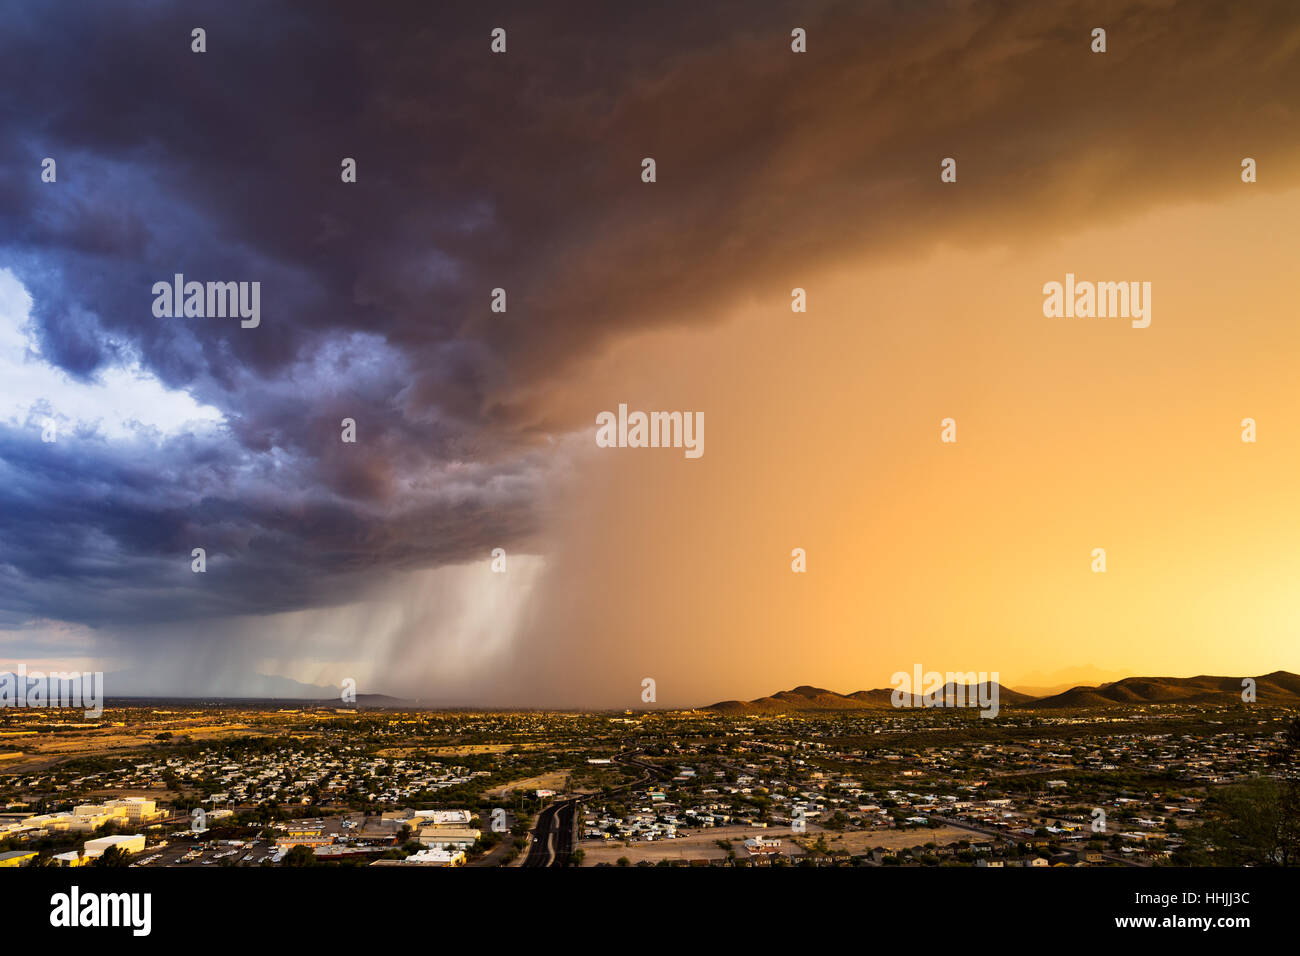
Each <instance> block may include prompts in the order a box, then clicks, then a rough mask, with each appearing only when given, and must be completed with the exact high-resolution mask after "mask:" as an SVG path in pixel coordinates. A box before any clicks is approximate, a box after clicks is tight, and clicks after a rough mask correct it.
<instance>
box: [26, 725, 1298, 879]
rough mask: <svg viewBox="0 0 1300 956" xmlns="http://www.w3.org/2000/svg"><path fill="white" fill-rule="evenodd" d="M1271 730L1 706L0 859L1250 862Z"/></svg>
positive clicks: (1270, 770)
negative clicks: (1244, 826) (90, 714)
mask: <svg viewBox="0 0 1300 956" xmlns="http://www.w3.org/2000/svg"><path fill="white" fill-rule="evenodd" d="M78 716H80V715H78ZM1296 718H1297V709H1296V708H1294V707H1287V706H1269V707H1264V706H1258V705H1253V706H1249V705H1245V704H1143V705H1136V706H1128V707H1113V708H1094V709H1084V710H1078V711H1064V712H1051V713H1043V712H1036V711H1029V710H1016V709H1014V708H1007V709H1004V710H1003V711H1002V713H1001V715H1000V716H999V718H998V719H997V720H986V719H981V718H980V717H979V715H978V714H977V713H975V712H972V711H970V710H962V709H919V710H887V711H879V710H873V711H856V712H844V713H838V712H834V713H790V714H761V715H754V714H745V715H731V714H725V713H718V712H714V711H710V710H698V711H647V712H618V713H529V712H524V713H501V714H493V713H471V712H446V713H438V712H423V711H418V710H405V709H391V710H390V709H369V708H360V709H356V708H344V707H337V706H332V705H323V704H316V705H311V704H297V705H295V704H287V703H286V702H262V703H248V702H241V703H234V702H232V703H214V704H202V705H200V704H197V703H195V702H192V701H181V702H177V701H171V702H165V701H159V702H143V703H141V702H128V703H126V704H125V705H124V702H114V701H109V702H108V704H107V706H106V708H105V710H104V714H103V717H102V718H101V719H99V720H97V721H87V720H84V719H83V720H76V721H69V720H67V719H66V717H61V716H60V715H59V713H58V712H57V711H48V710H44V711H36V710H23V711H8V712H0V867H22V866H66V867H77V866H142V867H149V866H154V867H158V866H213V865H216V866H277V865H278V866H328V865H339V866H357V865H371V866H396V867H403V866H442V867H455V866H528V867H536V866H613V867H625V866H706V867H732V866H789V865H795V866H903V867H908V866H918V867H923V866H946V865H955V866H971V867H1009V866H1028V867H1053V866H1162V865H1164V866H1168V865H1189V864H1203V863H1215V862H1220V863H1232V864H1239V863H1241V862H1242V861H1243V859H1247V860H1248V859H1249V858H1250V854H1251V853H1255V852H1260V853H1264V854H1265V859H1264V860H1263V862H1267V853H1268V852H1269V850H1268V848H1256V847H1252V846H1238V845H1236V844H1235V843H1234V842H1233V841H1232V840H1231V839H1225V836H1224V834H1225V833H1227V832H1229V831H1230V829H1231V828H1227V829H1225V827H1224V825H1223V820H1224V819H1225V816H1224V815H1225V814H1231V813H1232V812H1234V807H1238V805H1239V804H1241V801H1243V800H1247V801H1249V800H1251V799H1257V800H1267V799H1268V798H1269V797H1268V794H1267V793H1264V792H1261V791H1260V788H1261V787H1262V788H1267V787H1268V786H1270V785H1276V784H1278V783H1279V781H1282V780H1288V779H1289V780H1293V779H1294V775H1295V764H1294V760H1292V761H1291V762H1290V763H1287V762H1285V761H1284V762H1282V763H1279V755H1285V753H1286V744H1287V741H1288V740H1292V741H1294V738H1295V737H1296V736H1297V735H1296V732H1295V729H1294V728H1295V726H1296V725H1297V724H1296ZM1291 756H1292V757H1293V756H1294V755H1293V754H1292V755H1291ZM1247 806H1249V804H1247ZM1237 812H1242V811H1240V809H1238V811H1237ZM1244 812H1249V810H1247V811H1244Z"/></svg>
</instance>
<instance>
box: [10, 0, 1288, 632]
mask: <svg viewBox="0 0 1300 956" xmlns="http://www.w3.org/2000/svg"><path fill="white" fill-rule="evenodd" d="M1049 8H1050V9H1049ZM1225 9H1226V8H1225V7H1222V6H1220V5H1216V4H1211V3H1191V4H1188V3H1165V4H1136V3H1134V4H1122V3H1116V4H1113V5H1109V6H1108V7H1107V8H1106V10H1105V11H1104V13H1105V17H1104V20H1105V24H1104V25H1106V26H1107V27H1108V28H1109V29H1110V46H1111V51H1110V52H1109V53H1107V54H1106V55H1105V57H1104V58H1102V57H1096V56H1093V55H1091V54H1089V52H1088V50H1087V33H1088V30H1089V29H1090V28H1091V27H1092V26H1095V25H1098V24H1097V23H1096V22H1094V21H1097V20H1098V19H1099V18H1098V14H1097V10H1096V7H1095V5H1091V4H1082V3H1080V4H1064V5H1058V4H1037V3H1021V4H1013V5H1005V4H997V5H993V4H987V5H986V4H903V3H888V4H858V3H812V4H790V5H780V4H752V3H743V4H742V3H721V4H698V3H681V4H664V3H653V4H619V3H576V4H527V5H519V6H518V7H517V8H515V9H508V8H504V7H493V8H492V9H491V10H487V9H485V8H483V7H482V5H480V4H461V5H453V6H447V5H443V4H429V3H423V2H420V3H416V2H411V3H378V4H357V3H351V2H349V3H342V2H333V3H330V2H324V0H321V2H310V3H308V2H303V3H298V4H288V3H279V4H273V3H247V4H239V3H219V4H216V3H214V4H175V5H172V4H166V3H156V2H151V3H112V4H109V3H105V4H82V3H57V2H51V3H44V4H39V5H37V4H29V3H20V2H13V3H6V4H4V5H3V25H4V30H3V35H2V37H0V266H4V267H8V268H11V269H12V270H13V271H14V272H15V273H16V274H17V275H18V276H19V278H20V279H21V280H22V281H23V283H24V285H25V286H26V287H27V289H28V290H29V291H30V293H31V295H32V297H33V302H34V305H33V317H34V319H35V322H36V331H37V335H38V339H39V342H40V345H41V349H42V354H43V355H44V357H45V358H46V359H47V360H49V361H51V362H53V363H55V364H57V365H58V366H59V367H61V368H62V369H64V370H66V371H67V372H68V373H69V374H70V375H72V376H74V377H78V378H81V379H87V380H89V379H93V378H94V377H95V376H96V375H97V374H98V373H100V372H102V371H103V370H104V369H105V368H106V367H110V366H112V365H114V364H116V363H120V362H122V361H125V360H127V359H128V358H129V357H131V356H138V357H139V359H140V361H141V363H142V365H143V367H145V368H147V369H149V370H150V371H152V372H153V373H154V374H156V375H157V376H158V377H159V378H160V379H161V380H162V381H163V382H164V383H166V384H167V385H169V386H171V387H174V388H183V389H185V390H187V391H188V392H189V393H190V394H192V395H193V396H194V397H195V398H196V399H198V400H199V401H201V402H203V403H206V404H209V405H212V406H215V407H216V408H218V409H220V410H221V412H222V413H223V414H224V416H225V418H226V426H225V428H224V429H222V430H217V431H214V432H212V433H210V434H209V433H204V434H201V435H195V436H190V437H180V438H171V439H167V440H146V439H144V438H141V439H140V440H139V441H134V442H127V443H123V444H118V445H115V444H114V443H113V442H111V441H107V440H100V439H96V438H94V437H93V436H85V437H84V438H83V439H82V440H81V441H69V442H66V443H63V444H60V445H58V447H57V450H52V449H51V448H50V447H49V446H45V445H42V444H40V443H39V442H38V441H35V440H34V439H33V433H31V432H30V431H22V432H21V433H20V432H19V431H17V430H14V429H4V428H0V459H2V460H3V462H4V468H5V479H6V480H5V481H4V482H3V483H0V606H3V607H4V608H5V610H6V612H7V614H8V616H9V618H10V619H11V620H20V619H23V618H26V617H58V618H62V619H66V620H75V621H82V622H86V623H90V624H93V625H98V624H104V623H110V622H111V623H117V624H121V623H126V622H130V621H133V620H141V619H160V620H161V619H177V618H185V617H192V616H197V615H221V614H228V613H237V612H244V611H266V610H276V609H288V608H293V607H300V606H307V605H311V604H318V603H321V602H328V601H330V600H333V599H335V597H336V596H337V595H338V594H339V593H340V592H339V590H338V582H339V581H340V580H341V579H343V578H347V577H349V576H359V577H364V576H366V575H372V574H378V573H380V572H382V571H383V570H385V569H389V568H394V567H418V566H421V565H434V564H438V563H443V562H448V561H457V560H465V559H468V558H472V557H484V556H485V555H486V553H487V552H488V550H490V548H491V547H494V546H499V545H507V546H508V545H510V544H512V543H513V542H516V541H519V540H520V539H522V538H524V537H526V536H527V535H529V534H530V533H532V532H533V531H534V530H535V528H536V524H537V522H536V507H537V495H538V491H539V486H540V484H541V483H542V481H543V478H544V474H545V471H546V468H547V452H546V443H545V442H544V440H542V435H541V432H542V431H544V430H546V429H550V428H572V427H577V426H580V425H584V424H586V422H573V421H558V422H557V421H552V420H550V418H549V417H548V416H549V410H548V406H547V402H546V400H545V395H546V391H547V389H548V388H549V387H551V386H552V385H556V386H560V387H562V384H563V377H564V374H565V371H566V369H568V368H570V367H571V363H573V362H575V361H576V360H579V359H583V358H587V357H590V356H592V355H594V354H597V352H598V350H599V349H600V348H601V347H602V345H604V344H606V343H607V342H609V341H610V340H611V339H613V338H614V337H617V336H618V335H620V334H622V333H625V332H628V331H630V330H634V329H640V328H644V327H647V326H650V325H655V324H667V323H681V322H686V321H696V320H698V319H699V316H701V315H707V314H721V313H722V312H723V311H724V310H725V308H726V306H728V305H729V304H730V303H732V302H733V301H734V300H735V299H736V297H738V296H741V295H748V296H759V297H771V298H772V299H773V300H774V301H778V302H779V301H780V300H781V299H782V298H783V297H786V296H788V294H789V289H790V288H791V287H792V286H794V285H798V284H800V274H801V270H803V269H806V268H807V267H808V266H809V265H814V264H817V263H822V262H826V261H827V260H830V259H833V258H845V257H849V256H854V255H863V256H865V255H871V254H881V253H882V252H887V253H888V254H903V253H907V252H909V251H916V250H918V249H922V248H924V246H925V244H927V243H932V242H935V241H940V240H942V241H952V242H967V241H974V240H977V239H978V240H981V241H982V240H984V239H986V238H987V237H988V236H989V234H990V233H996V231H997V230H999V229H1002V228H1004V227H1006V226H1008V225H1009V224H1013V223H1014V224H1015V225H1017V226H1020V227H1024V226H1026V225H1028V226H1029V227H1030V228H1031V229H1033V228H1037V229H1041V230H1042V231H1043V232H1049V231H1052V230H1054V229H1059V228H1065V224H1066V223H1073V224H1074V225H1079V224H1080V223H1081V222H1086V221H1087V220H1088V219H1089V217H1092V218H1094V219H1096V220H1098V221H1101V220H1104V219H1107V218H1113V217H1116V216H1124V215H1131V214H1133V213H1134V212H1137V211H1140V210H1141V209H1142V208H1144V207H1146V206H1148V205H1150V204H1152V203H1157V202H1161V201H1174V200H1181V199H1185V198H1187V196H1188V194H1189V192H1190V191H1191V190H1190V188H1189V186H1188V183H1189V182H1191V181H1195V182H1197V183H1204V182H1207V181H1213V179H1214V175H1216V173H1215V171H1216V170H1218V171H1219V172H1220V173H1221V176H1222V183H1223V186H1222V188H1223V189H1225V190H1226V189H1231V188H1233V187H1234V185H1239V184H1237V176H1236V166H1237V163H1238V162H1239V160H1240V157H1241V156H1242V155H1248V154H1257V153H1258V154H1263V155H1264V156H1266V157H1267V160H1266V161H1267V162H1269V163H1271V164H1272V165H1271V167H1269V168H1270V169H1271V171H1274V173H1275V172H1280V170H1281V169H1282V168H1283V167H1284V166H1287V167H1289V168H1292V169H1294V168H1295V165H1296V164H1295V157H1296V148H1297V141H1298V139H1300V132H1297V131H1298V130H1300V125H1298V124H1296V123H1295V122H1294V120H1295V111H1296V105H1297V91H1300V67H1298V66H1297V62H1300V61H1298V60H1297V57H1296V55H1295V53H1296V50H1297V43H1298V41H1297V37H1298V36H1300V34H1298V32H1297V29H1298V27H1297V18H1296V15H1295V13H1294V11H1293V5H1292V4H1290V3H1284V2H1275V3H1261V4H1252V5H1250V6H1248V7H1240V6H1238V7H1234V8H1233V10H1232V14H1231V17H1228V16H1227V15H1226V14H1225V13H1224V12H1223V11H1224V10H1225ZM195 26H202V27H204V28H205V29H206V30H207V42H208V52H207V53H205V54H203V55H201V56H200V55H195V54H193V53H191V52H190V49H189V43H190V41H189V35H190V30H191V28H193V27H195ZM495 26H504V27H506V28H507V29H508V31H509V44H510V52H509V53H508V54H507V55H506V56H504V57H494V56H492V55H490V54H489V53H488V34H489V31H490V30H491V28H493V27H495ZM792 26H803V27H805V28H806V29H807V30H808V32H809V49H810V52H809V53H808V54H807V55H805V56H794V55H791V54H790V53H789V45H788V44H789V31H790V28H791V27H792ZM1242 63H1248V64H1250V66H1249V68H1248V69H1246V70H1244V71H1243V70H1238V71H1237V73H1236V74H1235V76H1236V77H1237V79H1235V80H1234V81H1233V82H1229V81H1228V80H1227V79H1226V78H1225V74H1224V72H1223V71H1224V69H1225V64H1227V65H1231V64H1237V65H1240V64H1242ZM1207 115H1209V116H1213V117H1214V122H1212V123H1209V124H1207V123H1205V122H1204V117H1205V116H1207ZM948 155H952V156H956V157H957V158H958V159H959V180H960V182H959V185H958V186H957V187H953V188H943V187H940V186H939V184H938V163H939V159H940V158H942V157H943V156H948ZM44 156H52V157H55V158H56V159H57V160H58V163H59V182H58V184H57V185H55V186H51V185H46V184H42V183H41V182H40V181H39V163H40V159H41V158H42V157H44ZM344 156H349V157H355V158H356V159H357V161H358V165H359V182H358V183H357V184H355V185H344V184H342V183H340V181H339V163H340V160H341V159H342V158H343V157H344ZM645 156H652V157H654V158H655V159H656V160H657V162H658V177H659V181H658V182H657V183H656V184H654V185H653V186H645V185H643V184H642V183H641V182H640V179H639V173H640V162H641V159H642V158H643V157H645ZM1262 161H1265V160H1262ZM1272 181H1273V182H1277V181H1278V180H1277V179H1273V180H1272ZM1066 182H1070V183H1075V184H1078V183H1082V184H1083V185H1082V186H1078V185H1076V186H1073V187H1070V188H1067V187H1066V186H1065V185H1064V183H1066ZM1269 182H1270V180H1269V176H1264V177H1263V178H1262V181H1261V184H1260V185H1261V188H1265V189H1267V188H1272V187H1271V186H1270V185H1269ZM1197 188H1198V189H1202V191H1203V189H1204V187H1203V186H1198V187H1197ZM176 272H180V273H184V274H185V276H186V277H187V278H190V279H198V280H208V279H214V280H244V281H252V280H257V281H260V282H262V291H263V298H262V312H263V319H262V324H261V326H260V327H259V328H257V329H252V330H243V329H240V328H239V327H238V324H237V322H235V321H233V320H220V319H157V318H155V317H154V316H153V315H152V312H151V309H150V306H151V303H152V295H151V293H150V287H151V286H152V284H153V282H155V281H158V280H166V279H170V277H171V276H172V275H173V273H176ZM496 286H502V287H504V288H506V289H507V291H508V295H509V305H510V310H509V312H508V314H507V315H504V316H503V315H493V314H491V313H490V312H489V311H488V302H489V293H490V290H491V289H492V288H494V287H496ZM0 387H2V386H0ZM343 417H352V418H355V419H356V420H357V422H358V428H359V431H360V435H361V444H360V445H358V446H345V445H342V444H341V443H340V442H339V440H338V433H339V422H340V419H342V418H343ZM200 545H202V546H205V547H207V548H208V549H209V554H210V556H211V562H210V567H211V570H210V572H209V575H208V576H207V578H206V579H203V587H202V588H198V587H197V586H196V584H195V576H193V575H191V574H190V572H189V570H188V554H189V550H190V548H191V547H194V546H200ZM223 559H224V560H223Z"/></svg>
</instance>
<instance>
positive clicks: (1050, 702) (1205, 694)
mask: <svg viewBox="0 0 1300 956" xmlns="http://www.w3.org/2000/svg"><path fill="white" fill-rule="evenodd" d="M1242 680H1244V678H1241V677H1206V676H1201V677H1126V678H1124V679H1123V680H1118V681H1111V682H1109V683H1106V684H1100V685H1098V686H1096V687H1086V686H1079V687H1072V688H1070V689H1069V690H1067V691H1063V692H1061V693H1059V694H1052V695H1050V696H1047V697H1034V696H1032V695H1030V694H1021V693H1018V692H1017V691H1014V690H1012V689H1011V688H1009V687H1004V686H1002V685H1001V684H992V683H991V682H990V683H989V684H986V685H983V686H982V689H983V693H984V699H986V700H987V699H988V698H989V696H990V695H991V693H992V688H994V687H996V688H997V694H998V704H999V706H1000V707H1025V708H1031V709H1036V710H1037V709H1041V710H1053V709H1057V710H1065V709H1069V708H1084V707H1115V706H1121V705H1125V704H1169V703H1226V702H1229V701H1231V700H1240V699H1241V691H1242V686H1241V682H1242ZM1254 680H1255V693H1256V699H1257V700H1258V701H1259V702H1260V703H1269V704H1282V703H1285V704H1300V675H1296V674H1292V673H1290V672H1288V671H1274V672H1273V673H1271V674H1265V675H1263V676H1262V677H1256V678H1255V679H1254ZM949 690H953V691H955V692H956V694H955V696H957V697H958V698H960V697H961V696H962V695H963V693H964V696H965V699H966V700H968V701H978V700H979V697H978V696H977V695H978V694H979V693H980V691H981V685H978V684H971V685H966V686H964V687H963V686H961V685H953V684H949V685H947V686H946V687H945V688H944V691H945V692H946V691H949ZM893 693H894V691H893V689H892V688H888V687H886V688H881V689H879V690H858V691H854V692H853V693H852V694H837V693H835V691H833V690H826V689H825V688H823V687H811V686H809V685H807V684H801V685H800V686H798V687H796V688H794V689H793V690H783V691H780V692H779V693H776V694H772V695H771V696H770V697H759V698H758V699H756V700H724V701H719V702H718V703H716V704H710V705H709V706H708V707H705V708H703V709H704V710H711V711H715V712H717V713H721V714H780V713H791V712H795V711H830V710H892V709H893V701H892V697H893ZM946 696H947V695H946V694H945V698H946ZM911 703H912V705H913V706H920V703H921V701H920V697H919V695H918V696H917V697H916V698H914V699H913V700H912V701H911ZM971 706H974V704H972V705H971Z"/></svg>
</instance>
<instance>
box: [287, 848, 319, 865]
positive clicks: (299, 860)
mask: <svg viewBox="0 0 1300 956" xmlns="http://www.w3.org/2000/svg"><path fill="white" fill-rule="evenodd" d="M280 865H281V866H315V865H316V854H315V853H314V852H312V848H311V847H309V846H303V844H301V843H298V844H295V845H294V846H293V847H292V848H290V850H289V852H288V853H286V854H285V855H284V859H283V860H281V861H280Z"/></svg>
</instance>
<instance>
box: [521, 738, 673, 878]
mask: <svg viewBox="0 0 1300 956" xmlns="http://www.w3.org/2000/svg"><path fill="white" fill-rule="evenodd" d="M640 752H641V751H640V750H629V751H626V752H624V753H620V754H615V755H614V757H613V759H614V760H617V761H618V762H619V763H626V764H631V765H632V766H634V767H640V768H641V769H642V770H644V771H645V772H646V775H645V776H644V777H642V778H641V779H640V780H635V781H633V782H632V783H625V784H623V786H621V787H616V788H614V790H613V791H612V792H617V791H619V790H626V789H627V788H628V787H639V786H643V785H645V784H647V783H649V782H650V781H651V780H653V779H655V778H656V777H658V776H659V774H660V771H659V769H658V768H657V767H655V765H654V764H651V763H646V762H645V761H643V760H636V759H634V758H635V757H636V755H637V754H639V753H640ZM594 796H597V794H594V793H591V794H587V795H586V796H582V797H571V798H569V799H568V800H558V801H556V802H555V803H552V804H551V805H550V806H548V807H545V808H544V809H543V810H542V811H541V812H540V813H538V814H537V822H536V823H534V824H533V830H532V833H531V834H530V839H529V842H528V855H527V856H526V857H524V862H523V863H522V864H521V865H522V866H529V867H539V866H568V865H569V861H570V860H571V859H572V857H573V848H574V846H575V845H576V843H577V835H578V826H579V821H578V814H579V813H580V812H582V805H583V803H585V802H586V801H587V800H590V799H591V798H592V797H594Z"/></svg>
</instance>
